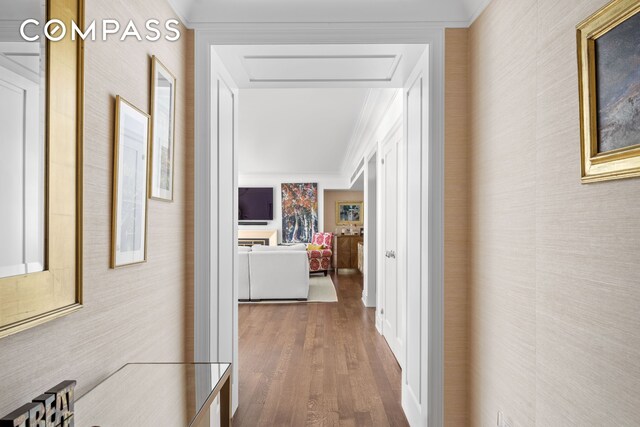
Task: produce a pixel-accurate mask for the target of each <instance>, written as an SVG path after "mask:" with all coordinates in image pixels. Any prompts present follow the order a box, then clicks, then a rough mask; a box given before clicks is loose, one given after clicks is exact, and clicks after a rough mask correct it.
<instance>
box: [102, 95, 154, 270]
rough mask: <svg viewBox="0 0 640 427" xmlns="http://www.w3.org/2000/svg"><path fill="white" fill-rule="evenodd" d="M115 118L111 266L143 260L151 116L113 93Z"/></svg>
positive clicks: (145, 243)
mask: <svg viewBox="0 0 640 427" xmlns="http://www.w3.org/2000/svg"><path fill="white" fill-rule="evenodd" d="M115 118H116V119H115V143H114V148H113V201H112V214H111V268H118V267H124V266H127V265H133V264H140V263H143V262H146V261H147V223H148V221H147V217H148V211H149V207H148V198H147V188H148V179H149V146H150V125H151V118H150V116H149V115H148V114H147V113H145V112H144V111H142V110H141V109H139V108H137V107H136V106H135V105H133V104H131V103H130V102H127V101H126V100H125V99H123V98H122V97H121V96H120V95H118V96H116V114H115ZM125 150H126V153H125ZM130 168H133V169H130ZM138 168H143V169H142V170H141V169H138ZM141 211H142V212H141Z"/></svg>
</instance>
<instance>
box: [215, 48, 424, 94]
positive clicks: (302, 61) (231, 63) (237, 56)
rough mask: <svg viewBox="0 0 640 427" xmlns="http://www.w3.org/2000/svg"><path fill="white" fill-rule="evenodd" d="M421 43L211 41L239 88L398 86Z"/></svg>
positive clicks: (418, 52) (402, 82)
mask: <svg viewBox="0 0 640 427" xmlns="http://www.w3.org/2000/svg"><path fill="white" fill-rule="evenodd" d="M424 49H425V46H424V45H420V44H415V45H410V44H402V45H397V44H387V45H367V44H358V45H354V44H345V45H338V44H331V45H267V46H265V45H245V46H239V45H235V46H215V48H214V50H215V52H216V54H217V55H218V56H219V57H220V59H221V60H222V62H223V63H224V64H225V67H226V68H227V70H228V71H229V73H230V74H231V76H232V77H233V79H234V81H235V82H236V84H237V85H238V86H239V87H240V88H302V87H307V88H312V87H367V88H390V87H395V88H398V87H402V85H403V84H404V82H405V80H406V79H407V78H408V76H409V73H410V72H411V71H412V70H413V67H414V66H415V64H416V62H417V61H418V59H419V58H420V55H422V53H423V52H424Z"/></svg>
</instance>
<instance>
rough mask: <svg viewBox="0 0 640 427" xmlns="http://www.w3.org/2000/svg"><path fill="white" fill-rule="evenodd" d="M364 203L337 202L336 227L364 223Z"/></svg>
mask: <svg viewBox="0 0 640 427" xmlns="http://www.w3.org/2000/svg"><path fill="white" fill-rule="evenodd" d="M362 205H363V203H362V202H336V225H347V224H356V225H362V224H363V223H364V218H363V215H364V211H363V210H362Z"/></svg>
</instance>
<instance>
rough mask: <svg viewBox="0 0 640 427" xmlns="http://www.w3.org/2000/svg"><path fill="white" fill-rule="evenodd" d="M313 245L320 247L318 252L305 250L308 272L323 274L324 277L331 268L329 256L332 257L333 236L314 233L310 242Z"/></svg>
mask: <svg viewBox="0 0 640 427" xmlns="http://www.w3.org/2000/svg"><path fill="white" fill-rule="evenodd" d="M311 244H313V245H321V246H322V247H323V248H322V249H319V250H307V255H308V256H309V272H310V273H317V272H324V275H325V276H326V275H327V273H328V272H329V269H330V268H331V256H332V255H333V234H332V233H315V234H314V235H313V239H312V240H311Z"/></svg>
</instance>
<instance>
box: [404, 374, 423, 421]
mask: <svg viewBox="0 0 640 427" xmlns="http://www.w3.org/2000/svg"><path fill="white" fill-rule="evenodd" d="M402 409H403V410H404V415H405V416H406V417H407V421H408V422H409V425H410V426H416V427H417V426H420V425H421V424H420V420H421V419H422V408H421V407H420V403H418V401H417V400H416V399H415V396H413V394H412V393H411V392H410V391H409V389H408V388H407V385H406V384H405V383H404V378H403V381H402Z"/></svg>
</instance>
